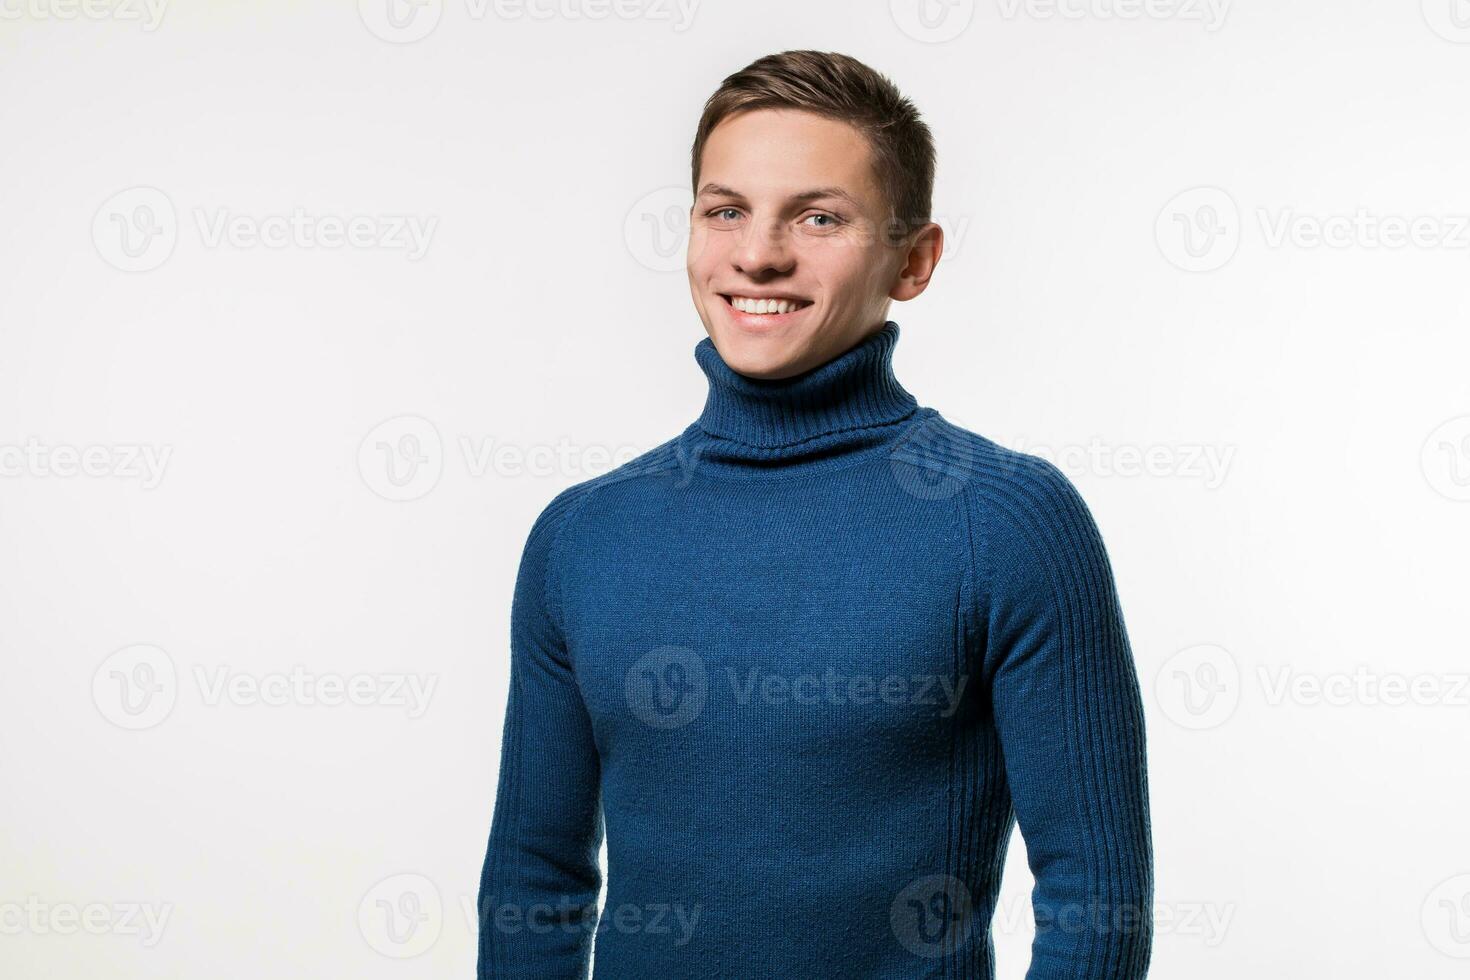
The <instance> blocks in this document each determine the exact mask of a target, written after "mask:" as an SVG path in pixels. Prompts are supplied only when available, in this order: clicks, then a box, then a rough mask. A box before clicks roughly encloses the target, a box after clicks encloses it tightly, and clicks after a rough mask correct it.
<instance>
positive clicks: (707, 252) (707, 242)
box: [685, 226, 721, 278]
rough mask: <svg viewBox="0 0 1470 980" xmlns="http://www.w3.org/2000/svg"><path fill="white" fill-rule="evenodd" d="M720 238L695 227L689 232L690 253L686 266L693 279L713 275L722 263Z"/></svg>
mask: <svg viewBox="0 0 1470 980" xmlns="http://www.w3.org/2000/svg"><path fill="white" fill-rule="evenodd" d="M720 247H721V246H720V236H719V235H711V234H710V233H709V232H708V231H706V230H704V229H702V228H700V227H698V226H695V227H694V228H691V229H690V231H689V252H688V257H687V258H686V260H685V265H686V266H687V267H688V269H689V274H690V276H691V277H694V278H699V277H700V275H701V274H704V273H711V272H713V271H714V270H715V268H716V267H717V266H718V265H719V263H720Z"/></svg>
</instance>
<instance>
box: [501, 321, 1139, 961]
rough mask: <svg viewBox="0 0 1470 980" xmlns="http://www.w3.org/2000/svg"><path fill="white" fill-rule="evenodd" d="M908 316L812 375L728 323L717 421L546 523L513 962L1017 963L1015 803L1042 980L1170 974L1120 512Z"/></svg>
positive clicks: (515, 734) (526, 596)
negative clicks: (952, 370) (740, 340)
mask: <svg viewBox="0 0 1470 980" xmlns="http://www.w3.org/2000/svg"><path fill="white" fill-rule="evenodd" d="M898 336H899V329H898V324H897V323H895V322H894V321H892V320H889V321H886V322H885V323H884V325H883V327H882V328H881V329H880V330H878V331H877V332H875V333H872V334H870V335H869V336H868V337H866V338H865V339H864V340H862V341H861V342H859V343H858V344H856V345H855V346H853V347H851V348H849V349H848V350H847V351H845V352H844V353H842V354H840V355H838V356H836V357H834V358H832V359H830V360H828V361H827V362H825V363H824V364H821V365H819V366H818V367H816V368H814V369H812V370H810V371H807V372H805V373H803V374H801V375H797V376H795V377H792V378H786V379H780V380H761V379H753V378H748V377H746V376H744V375H741V374H738V373H736V372H735V371H734V370H732V369H731V368H730V367H729V366H728V365H727V364H726V363H725V362H724V360H723V359H722V358H721V357H720V355H719V353H718V351H717V350H716V349H715V347H714V345H713V344H712V343H711V341H710V340H709V339H708V338H705V339H703V340H701V341H700V342H699V343H698V345H697V346H696V347H695V350H694V353H695V359H696V361H697V363H698V365H699V367H700V369H701V370H702V371H703V372H704V374H705V375H706V377H707V378H708V380H709V392H708V397H707V400H706V402H705V405H704V410H703V412H702V413H701V414H700V416H699V418H698V419H697V420H696V421H695V422H694V423H693V424H691V425H690V426H689V427H688V428H686V429H685V430H684V431H683V432H682V433H680V434H679V435H678V436H676V437H675V438H673V439H671V440H669V441H668V442H666V443H664V444H662V445H660V446H657V447H656V448H654V449H651V450H649V451H647V452H645V453H643V454H642V455H641V456H639V457H637V458H636V459H633V460H631V461H629V462H627V463H625V464H623V465H622V466H619V467H618V468H616V469H614V470H612V471H610V472H608V473H605V474H603V475H601V476H598V477H596V478H593V479H589V480H586V481H584V482H581V483H578V484H576V485H574V486H572V487H570V488H568V489H566V490H564V491H562V492H561V493H559V494H557V495H556V497H555V499H553V500H552V501H551V502H550V503H549V504H547V505H546V507H545V508H544V510H542V512H541V513H540V515H539V517H538V518H537V519H536V520H535V522H534V524H533V526H532V528H531V531H530V534H529V536H528V538H527V540H526V544H525V549H524V552H523V554H522V556H521V561H520V566H519V572H518V576H517V580H516V585H515V592H514V597H513V600H512V603H511V629H510V641H511V684H510V692H509V697H508V700H507V709H506V716H505V727H504V733H503V741H502V748H501V751H502V756H501V768H500V779H499V786H498V790H497V796H496V800H495V808H494V814H493V816H492V819H491V830H490V838H489V845H488V848H487V852H486V856H485V862H484V869H483V873H482V876H481V880H480V891H479V914H480V945H479V951H478V972H477V975H478V977H479V980H486V978H492V977H493V978H516V980H563V978H585V977H586V976H587V970H588V965H589V961H595V962H593V964H592V969H593V975H594V977H595V978H596V980H677V978H706V977H711V978H712V977H722V978H760V980H767V978H776V980H788V978H790V980H829V978H830V980H913V978H918V977H936V978H937V977H945V978H955V980H988V978H991V977H993V975H994V971H995V966H994V962H995V956H994V951H993V947H992V943H991V935H990V928H991V920H992V916H993V914H994V912H995V910H996V904H997V893H998V890H999V887H1000V879H1001V870H1002V864H1003V861H1004V857H1005V852H1006V847H1007V844H1008V841H1009V838H1010V835H1011V830H1012V826H1013V823H1014V824H1018V825H1019V827H1020V831H1021V834H1022V836H1023V838H1024V840H1025V845H1026V854H1027V859H1028V861H1029V863H1030V867H1031V871H1032V873H1033V875H1034V877H1035V880H1036V886H1035V889H1034V890H1033V891H1032V894H1031V900H1032V906H1033V911H1034V917H1035V922H1036V938H1035V941H1034V943H1033V945H1032V949H1031V963H1030V968H1029V971H1028V972H1027V974H1026V977H1027V980H1064V978H1065V980H1114V978H1119V980H1127V978H1138V977H1143V976H1144V975H1145V974H1146V972H1147V969H1148V963H1149V957H1150V949H1151V941H1152V935H1153V927H1152V908H1151V905H1152V900H1153V852H1152V841H1151V836H1150V823H1149V807H1148V787H1147V774H1146V761H1145V740H1144V724H1143V709H1142V702H1141V698H1140V693H1139V686H1138V679H1137V674H1136V670H1135V666H1134V663H1133V655H1132V652H1131V650H1130V646H1129V642H1128V638H1127V635H1126V632H1125V629H1124V623H1123V616H1122V612H1121V609H1120V607H1119V603H1118V598H1117V595H1116V593H1115V589H1114V582H1113V575H1112V570H1111V567H1110V565H1109V560H1108V557H1107V554H1106V552H1105V550H1104V547H1103V543H1102V540H1101V538H1100V537H1099V534H1098V530H1097V527H1096V525H1095V523H1094V521H1093V518H1092V516H1091V514H1090V512H1089V511H1088V509H1087V507H1086V505H1085V504H1084V503H1083V501H1082V499H1081V497H1080V496H1079V495H1078V493H1077V491H1076V489H1075V488H1074V486H1073V485H1072V483H1071V482H1070V481H1069V480H1068V479H1067V477H1066V476H1065V475H1063V474H1062V473H1061V471H1060V470H1058V469H1057V468H1056V467H1055V466H1053V465H1052V464H1051V463H1049V462H1046V461H1044V460H1041V459H1039V458H1037V457H1033V456H1028V455H1024V454H1021V453H1018V452H1015V451H1012V450H1010V449H1007V448H1004V447H1001V446H999V445H997V444H996V443H994V442H992V441H990V440H988V439H986V438H984V437H982V436H980V435H977V434H975V433H973V432H970V431H968V430H966V429H963V428H961V427H959V426H957V425H955V424H953V423H951V422H949V421H948V420H946V419H944V418H943V417H942V416H941V415H940V414H939V413H938V412H936V411H935V410H933V409H930V408H925V407H921V406H920V405H919V404H918V403H917V401H916V400H915V398H914V396H913V395H911V394H910V393H909V392H908V391H907V390H905V389H904V388H903V386H901V385H900V384H899V382H898V380H897V379H896V378H895V376H894V373H893V367H892V354H893V350H894V346H895V344H896V342H897V340H898ZM604 839H605V840H606V845H607V876H606V877H607V880H606V885H607V889H606V896H605V901H604V907H603V908H602V909H601V912H600V915H599V909H598V905H597V901H598V895H599V890H600V887H601V885H602V873H601V871H600V869H599V864H598V852H599V848H600V846H601V844H602V843H603V841H604ZM997 921H1001V920H1000V919H999V918H997ZM1005 921H1007V922H1009V923H1010V924H1011V925H1012V927H1014V922H1015V916H1014V914H1011V915H1009V916H1008V917H1007V919H1006V920H1005ZM594 940H595V951H594V950H593V948H592V947H593V944H594Z"/></svg>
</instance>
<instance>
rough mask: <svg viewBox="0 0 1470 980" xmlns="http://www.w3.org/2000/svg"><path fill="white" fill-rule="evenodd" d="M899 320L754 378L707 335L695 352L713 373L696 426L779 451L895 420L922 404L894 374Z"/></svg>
mask: <svg viewBox="0 0 1470 980" xmlns="http://www.w3.org/2000/svg"><path fill="white" fill-rule="evenodd" d="M897 342H898V324H897V323H895V322H894V321H892V320H887V321H885V322H884V324H883V326H882V327H881V328H880V329H878V330H877V331H876V332H874V333H872V334H870V335H869V336H867V337H866V338H864V339H863V340H862V341H860V342H858V343H857V344H855V345H854V346H852V347H850V348H848V349H847V350H846V351H844V352H843V353H841V354H839V355H837V356H836V357H834V358H832V359H830V360H828V361H826V362H824V363H822V364H819V365H817V366H816V367H814V368H811V369H810V370H808V371H805V372H803V373H801V374H798V375H794V376H793V377H790V378H780V379H776V380H769V379H762V378H750V377H747V376H745V375H743V374H740V373H738V372H736V371H735V370H734V369H732V368H731V367H730V366H729V365H728V364H726V363H725V360H724V358H722V357H721V356H720V352H719V351H718V350H716V349H715V345H714V342H713V341H711V340H710V339H709V338H708V337H705V338H704V339H703V340H701V341H700V342H699V343H698V344H697V345H696V346H695V348H694V357H695V360H696V361H698V363H699V367H700V369H701V370H703V371H704V374H705V377H706V378H708V379H709V394H708V395H707V396H706V398H705V403H704V411H703V412H702V413H701V414H700V416H699V419H698V420H697V422H696V424H697V425H698V426H699V428H701V429H702V430H704V432H706V433H708V434H709V435H711V436H714V437H716V438H719V439H727V440H731V441H733V442H737V443H741V444H743V445H745V446H749V447H752V448H756V449H772V450H779V449H781V448H783V447H788V446H794V445H796V444H798V443H803V442H806V441H809V440H820V441H822V442H824V443H830V442H831V441H832V440H830V439H825V440H824V439H822V437H824V436H833V435H834V434H837V433H841V432H846V431H852V430H861V429H866V428H869V427H872V426H878V425H885V424H889V423H893V422H898V421H900V420H902V419H904V418H907V417H908V416H909V415H912V414H913V413H914V411H915V410H916V409H917V408H918V402H917V401H916V400H915V398H914V396H913V395H911V394H910V393H909V392H908V391H907V390H905V389H904V387H903V386H902V385H900V384H899V383H898V379H897V378H895V377H894V375H893V348H894V345H895V344H897Z"/></svg>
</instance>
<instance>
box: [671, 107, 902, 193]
mask: <svg viewBox="0 0 1470 980" xmlns="http://www.w3.org/2000/svg"><path fill="white" fill-rule="evenodd" d="M710 182H714V183H718V184H722V185H724V186H726V187H729V188H731V189H732V190H735V191H738V192H739V193H741V194H743V195H745V196H746V197H750V198H756V197H768V196H769V197H781V196H784V195H786V194H797V193H800V192H802V191H804V190H808V189H810V188H812V187H829V186H837V187H841V188H842V189H844V190H846V191H847V192H848V193H849V194H851V195H853V196H854V197H856V198H857V199H858V200H860V201H863V202H869V203H871V202H874V201H876V200H877V196H878V187H877V182H876V181H875V180H874V178H873V170H872V160H871V154H870V150H869V147H868V142H867V140H866V139H865V138H864V137H863V135H862V133H860V132H858V130H857V129H856V128H855V127H853V126H851V125H849V124H847V123H845V122H839V121H838V120H835V119H828V118H826V117H824V116H819V115H817V114H815V113H811V112H805V111H802V110H799V109H755V110H751V111H747V112H741V113H737V114H735V115H733V116H727V117H726V118H725V119H722V120H721V121H720V123H719V125H717V126H716V127H715V128H714V129H713V130H712V131H711V132H710V135H709V138H708V139H707V140H706V141H705V144H704V153H703V156H702V157H701V159H700V164H699V186H700V187H703V186H704V185H705V184H706V183H710Z"/></svg>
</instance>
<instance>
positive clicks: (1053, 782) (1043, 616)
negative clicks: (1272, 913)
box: [976, 456, 1153, 980]
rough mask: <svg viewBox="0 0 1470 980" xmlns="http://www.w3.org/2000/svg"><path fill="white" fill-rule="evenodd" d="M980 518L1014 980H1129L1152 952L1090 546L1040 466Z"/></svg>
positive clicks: (1119, 681)
mask: <svg viewBox="0 0 1470 980" xmlns="http://www.w3.org/2000/svg"><path fill="white" fill-rule="evenodd" d="M990 489H991V490H992V492H991V493H990V494H988V495H987V497H986V498H985V499H983V500H981V501H979V502H977V504H976V506H977V507H978V508H979V510H980V513H979V515H978V521H979V526H980V528H981V533H980V535H979V539H980V540H979V542H978V550H979V554H978V555H977V556H976V562H977V578H978V580H979V583H980V592H981V595H980V597H979V600H980V602H981V603H982V606H981V615H982V621H983V622H984V624H985V635H986V644H985V647H986V649H985V671H986V676H987V677H988V678H989V679H990V682H991V692H992V703H993V708H994V716H995V724H996V729H997V732H998V734H999V737H1000V742H1001V750H1002V753H1003V754H1004V757H1005V771H1006V778H1007V781H1008V783H1009V785H1010V788H1011V797H1012V802H1013V805H1014V807H1015V813H1016V820H1017V823H1018V824H1019V826H1020V829H1021V835H1022V837H1023V838H1024V840H1025V842H1026V853H1027V859H1028V862H1029V863H1030V866H1031V871H1032V874H1033V875H1034V876H1035V879H1036V887H1035V889H1034V891H1033V892H1032V896H1031V901H1032V909H1033V912H1034V914H1035V917H1036V925H1037V934H1036V940H1035V942H1034V944H1033V945H1032V948H1031V967H1030V969H1029V970H1028V971H1027V973H1026V978H1027V980H1074V978H1085V980H1140V978H1142V977H1144V976H1145V975H1146V974H1147V973H1148V965H1149V956H1150V951H1151V946H1152V939H1153V908H1152V904H1153V846H1152V841H1151V834H1150V827H1149V807H1148V780H1147V762H1146V754H1145V741H1144V725H1143V703H1142V698H1141V696H1140V693H1139V687H1138V678H1137V674H1136V672H1135V668H1134V663H1133V654H1132V651H1131V649H1130V647H1129V643H1128V636H1127V633H1126V631H1125V629H1124V625H1123V615H1122V611H1121V610H1120V608H1119V605H1118V598H1117V594H1116V592H1115V590H1114V582H1113V574H1112V569H1111V566H1110V564H1109V561H1108V557H1107V553H1106V551H1105V550H1104V548H1103V543H1102V538H1101V537H1100V536H1099V534H1098V530H1097V526H1096V525H1095V524H1094V522H1093V519H1092V516H1091V514H1090V513H1089V511H1088V509H1087V506H1086V504H1084V503H1083V501H1082V498H1081V496H1080V495H1079V494H1078V493H1077V490H1076V488H1075V487H1073V485H1072V484H1071V482H1070V481H1069V480H1068V479H1067V477H1066V476H1065V475H1063V474H1062V472H1061V471H1060V470H1058V469H1057V468H1056V467H1055V466H1053V465H1052V464H1050V463H1048V462H1045V461H1043V460H1039V459H1036V458H1034V457H1029V456H1028V457H1021V458H1020V459H1019V461H1018V462H1016V463H1015V464H1014V465H1013V466H1012V467H1011V468H1009V471H1008V473H1007V474H1006V475H1005V476H1003V477H1001V478H999V479H997V480H996V481H995V482H994V484H993V485H992V486H991V488H990Z"/></svg>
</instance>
